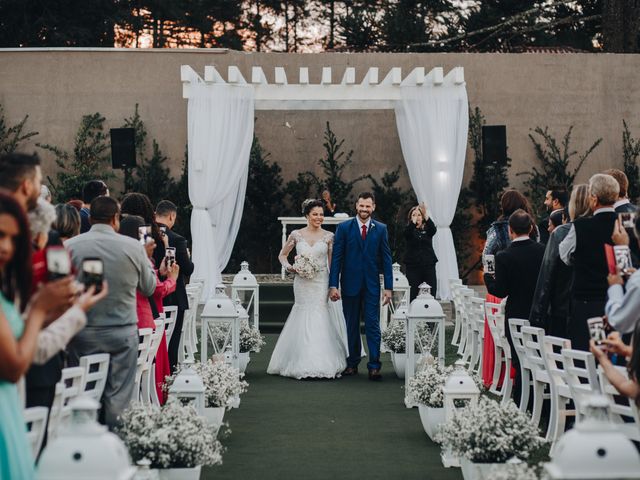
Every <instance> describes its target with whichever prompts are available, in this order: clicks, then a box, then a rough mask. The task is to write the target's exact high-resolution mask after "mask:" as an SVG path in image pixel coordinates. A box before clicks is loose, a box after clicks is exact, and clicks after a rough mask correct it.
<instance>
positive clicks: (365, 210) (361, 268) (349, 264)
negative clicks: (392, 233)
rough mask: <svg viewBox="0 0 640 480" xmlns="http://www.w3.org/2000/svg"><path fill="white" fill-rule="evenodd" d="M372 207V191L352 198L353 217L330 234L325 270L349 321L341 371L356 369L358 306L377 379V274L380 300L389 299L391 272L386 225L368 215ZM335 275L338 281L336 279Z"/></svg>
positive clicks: (370, 365)
mask: <svg viewBox="0 0 640 480" xmlns="http://www.w3.org/2000/svg"><path fill="white" fill-rule="evenodd" d="M375 209H376V202H375V197H374V196H373V194H372V193H368V192H366V193H361V194H360V195H359V196H358V201H357V202H356V213H357V215H356V218H354V219H352V220H349V221H348V222H343V223H341V224H340V225H339V226H338V228H337V230H336V235H335V238H334V240H333V256H332V258H331V272H330V275H329V297H330V298H331V300H333V301H334V302H335V301H336V300H339V299H340V298H341V296H340V292H339V291H338V284H339V285H340V287H341V289H342V309H343V310H344V317H345V320H346V322H347V339H348V342H349V357H348V358H347V368H346V370H345V371H344V372H343V373H342V374H343V375H356V374H357V373H358V364H359V363H360V357H361V351H362V346H361V343H360V312H363V313H364V327H365V332H366V334H367V346H368V347H369V362H368V363H367V368H368V370H369V380H380V379H381V378H382V375H381V374H380V368H381V367H382V364H381V363H380V304H379V302H380V274H381V273H382V274H383V275H384V293H383V295H384V303H385V304H387V303H389V301H390V300H391V292H392V290H393V274H392V268H391V249H390V248H389V237H388V235H387V226H386V225H385V224H384V223H380V222H377V221H375V220H373V219H372V218H371V215H372V214H373V211H374V210H375ZM338 281H339V282H338Z"/></svg>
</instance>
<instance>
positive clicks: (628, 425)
mask: <svg viewBox="0 0 640 480" xmlns="http://www.w3.org/2000/svg"><path fill="white" fill-rule="evenodd" d="M615 369H616V370H617V371H618V372H620V373H621V374H622V375H624V376H625V378H629V372H628V371H627V369H626V368H625V367H620V366H616V367H615ZM598 376H599V378H600V387H601V388H602V393H603V394H604V395H605V396H606V397H607V400H608V401H609V411H610V414H611V415H610V416H611V420H612V421H613V422H614V423H615V424H616V427H617V428H618V430H620V431H621V432H622V433H624V434H625V435H626V436H627V437H628V438H629V439H631V440H633V441H635V442H640V420H639V419H638V407H637V406H636V402H635V401H634V400H633V399H630V398H628V397H626V396H624V395H621V394H620V393H619V392H618V390H616V387H614V386H613V385H611V383H610V382H609V379H608V378H607V376H606V375H605V374H604V371H603V370H602V369H601V368H598Z"/></svg>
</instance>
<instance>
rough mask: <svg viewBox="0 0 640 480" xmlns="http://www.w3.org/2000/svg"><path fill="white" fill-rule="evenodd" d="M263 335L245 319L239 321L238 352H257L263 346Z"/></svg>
mask: <svg viewBox="0 0 640 480" xmlns="http://www.w3.org/2000/svg"><path fill="white" fill-rule="evenodd" d="M264 345H265V341H264V335H260V331H259V330H258V329H257V328H256V327H254V326H253V325H251V324H249V322H247V321H243V322H242V323H240V353H248V352H259V351H260V350H261V349H262V347H264Z"/></svg>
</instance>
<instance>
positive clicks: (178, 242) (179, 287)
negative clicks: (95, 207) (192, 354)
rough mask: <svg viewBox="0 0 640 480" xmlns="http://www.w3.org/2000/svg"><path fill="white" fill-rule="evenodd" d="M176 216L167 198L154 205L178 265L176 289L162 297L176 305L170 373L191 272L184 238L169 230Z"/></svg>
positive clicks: (176, 361)
mask: <svg viewBox="0 0 640 480" xmlns="http://www.w3.org/2000/svg"><path fill="white" fill-rule="evenodd" d="M177 217H178V207H176V206H175V204H174V203H172V202H170V201H169V200H162V201H160V202H159V203H158V205H157V206H156V222H157V223H158V226H160V227H161V229H162V230H165V235H166V236H167V237H168V239H169V246H170V247H174V248H175V249H176V263H177V264H178V265H179V266H180V275H179V276H178V280H177V281H176V291H175V292H174V293H172V294H171V295H168V296H166V297H165V299H164V304H165V305H176V306H177V307H178V317H177V318H176V326H175V329H174V330H173V335H172V337H171V341H170V342H169V347H168V350H169V364H170V365H171V373H173V372H174V370H175V367H176V364H177V363H178V347H179V346H180V336H181V334H182V323H183V321H184V311H185V310H187V309H188V308H189V300H188V298H187V290H186V288H185V285H186V283H187V279H188V277H189V276H190V275H191V274H192V273H193V262H192V261H191V257H190V255H189V250H188V249H187V241H186V239H185V238H184V237H182V236H180V235H178V234H177V233H175V232H174V231H172V230H171V229H172V228H173V226H174V225H175V223H176V219H177ZM162 227H165V228H162Z"/></svg>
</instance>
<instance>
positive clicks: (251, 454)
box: [202, 329, 461, 480]
mask: <svg viewBox="0 0 640 480" xmlns="http://www.w3.org/2000/svg"><path fill="white" fill-rule="evenodd" d="M448 330H451V329H448ZM447 333H449V334H450V332H447ZM276 340H277V335H267V346H266V347H265V348H264V349H263V350H262V352H261V353H259V354H252V358H251V363H250V364H249V367H248V369H247V377H246V379H247V381H248V382H249V384H250V386H249V391H248V392H247V393H246V394H245V395H243V397H242V403H241V405H240V408H239V409H235V410H232V411H231V412H228V413H227V415H226V417H225V420H226V421H228V423H229V427H230V429H231V433H230V434H229V435H228V437H227V438H225V439H223V444H224V445H225V446H226V448H227V451H226V453H225V455H224V463H223V465H222V466H219V467H212V468H205V469H204V470H203V474H202V478H204V479H214V478H215V479H265V480H266V479H293V478H304V479H323V480H325V479H330V478H334V479H336V480H338V479H340V480H342V479H358V480H360V479H385V480H386V479H407V480H409V479H434V480H435V479H438V480H440V479H442V480H446V479H459V478H461V474H460V470H459V469H455V468H452V469H445V468H444V467H443V466H442V463H441V461H440V447H439V446H438V445H437V444H435V443H433V442H431V441H430V440H429V439H428V437H427V436H426V434H425V433H424V430H423V429H422V425H421V423H420V418H419V416H418V411H417V409H415V408H414V409H407V408H406V407H405V405H404V401H403V399H404V382H403V381H402V380H399V379H398V378H396V376H395V374H394V372H393V367H392V365H391V360H390V357H389V355H388V354H384V355H383V358H382V361H383V374H384V378H383V380H382V381H381V382H370V381H368V379H367V375H366V367H365V365H364V363H363V364H361V366H362V367H363V369H364V373H363V372H362V371H361V373H360V375H358V376H357V377H347V378H342V379H338V380H292V379H287V378H282V377H277V376H271V375H267V374H266V367H267V364H268V362H269V358H270V357H271V352H272V350H273V347H274V346H275V342H276ZM454 352H455V350H454V349H452V348H450V347H448V348H447V357H448V359H449V361H452V360H453V359H455V355H454Z"/></svg>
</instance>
